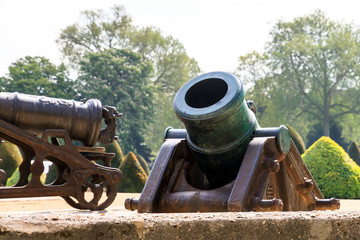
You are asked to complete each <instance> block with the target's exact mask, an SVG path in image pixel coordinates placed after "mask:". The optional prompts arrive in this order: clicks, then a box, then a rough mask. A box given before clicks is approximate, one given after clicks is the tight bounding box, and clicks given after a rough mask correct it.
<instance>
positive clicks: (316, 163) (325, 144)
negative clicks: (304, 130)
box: [303, 137, 360, 199]
mask: <svg viewBox="0 0 360 240" xmlns="http://www.w3.org/2000/svg"><path fill="white" fill-rule="evenodd" d="M303 159H304V161H305V163H306V165H307V166H308V168H309V170H310V172H311V174H312V175H313V177H314V179H315V181H316V183H317V185H318V186H319V188H320V190H321V192H322V193H323V195H324V197H325V198H330V197H335V198H351V199H353V198H360V167H359V166H358V165H356V163H355V162H354V161H353V160H352V159H351V158H350V157H349V155H348V154H347V153H346V152H345V151H344V149H342V148H341V147H340V146H339V145H338V144H337V143H336V142H334V141H333V140H331V139H330V138H329V137H321V138H320V139H319V140H318V141H316V142H315V143H314V144H313V145H312V146H311V147H310V148H309V149H308V150H307V151H306V152H305V154H304V155H303Z"/></svg>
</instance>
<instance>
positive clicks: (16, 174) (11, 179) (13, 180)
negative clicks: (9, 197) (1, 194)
mask: <svg viewBox="0 0 360 240" xmlns="http://www.w3.org/2000/svg"><path fill="white" fill-rule="evenodd" d="M19 178H20V171H19V168H17V169H15V171H14V172H13V174H12V175H11V177H9V178H8V179H7V182H6V186H7V187H10V186H14V185H15V184H16V183H17V182H18V181H19ZM45 179H46V175H45V174H44V173H43V174H41V176H40V182H41V183H42V184H45ZM28 180H29V181H30V180H31V173H30V175H29V178H28Z"/></svg>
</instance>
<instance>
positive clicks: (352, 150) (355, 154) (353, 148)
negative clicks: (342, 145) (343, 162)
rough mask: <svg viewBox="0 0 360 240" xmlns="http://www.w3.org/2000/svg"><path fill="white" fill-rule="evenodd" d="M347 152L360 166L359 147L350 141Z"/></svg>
mask: <svg viewBox="0 0 360 240" xmlns="http://www.w3.org/2000/svg"><path fill="white" fill-rule="evenodd" d="M347 152H348V154H349V156H350V157H351V159H352V160H354V161H355V162H356V164H357V165H359V166H360V149H359V147H358V145H357V144H356V143H355V142H354V141H353V142H351V144H350V146H349V149H348V151H347Z"/></svg>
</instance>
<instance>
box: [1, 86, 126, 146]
mask: <svg viewBox="0 0 360 240" xmlns="http://www.w3.org/2000/svg"><path fill="white" fill-rule="evenodd" d="M120 116H121V114H119V113H117V111H116V109H115V108H113V107H107V106H105V107H103V106H102V104H101V102H100V101H99V100H97V99H90V100H88V101H83V102H78V101H74V100H64V99H57V98H49V97H44V96H33V95H27V94H20V93H16V92H15V93H7V92H2V93H0V119H2V120H4V121H6V122H8V123H10V124H13V125H15V126H17V127H19V128H21V129H23V130H25V131H27V132H30V133H33V134H42V132H43V131H44V130H46V129H65V130H67V132H68V133H69V135H70V137H71V138H72V139H74V140H79V141H82V142H83V143H84V144H85V145H86V146H94V145H95V143H96V142H97V141H100V142H103V143H105V144H108V143H111V142H112V141H113V138H114V135H115V129H116V118H118V117H120ZM103 118H104V120H105V123H106V124H107V128H105V129H102V130H101V122H102V119H103Z"/></svg>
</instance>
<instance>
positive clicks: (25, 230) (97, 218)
mask: <svg viewBox="0 0 360 240" xmlns="http://www.w3.org/2000/svg"><path fill="white" fill-rule="evenodd" d="M128 197H137V198H138V197H139V194H124V193H119V194H118V196H117V198H116V199H115V201H114V203H113V204H112V205H111V206H110V207H109V208H108V209H107V210H106V211H93V212H91V211H78V210H74V209H72V208H71V207H70V206H68V205H67V204H66V203H65V201H64V200H63V199H61V198H60V197H50V198H17V199H1V200H0V240H1V239H11V240H16V239H149V240H152V239H160V240H168V239H206V240H211V239H222V240H223V239H251V240H253V239H360V200H341V208H340V210H337V211H334V212H331V211H314V212H270V213H259V212H248V213H244V212H240V213H192V214H191V213H187V214H138V213H137V212H131V211H126V210H125V209H124V206H123V203H124V200H125V198H128Z"/></svg>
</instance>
